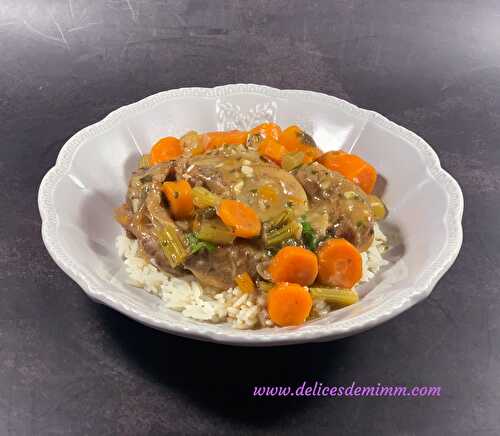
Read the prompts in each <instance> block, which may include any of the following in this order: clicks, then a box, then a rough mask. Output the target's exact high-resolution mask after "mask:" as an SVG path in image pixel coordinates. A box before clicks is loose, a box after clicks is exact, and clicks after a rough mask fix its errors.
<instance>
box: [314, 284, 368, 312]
mask: <svg viewBox="0 0 500 436" xmlns="http://www.w3.org/2000/svg"><path fill="white" fill-rule="evenodd" d="M309 291H310V292H311V296H312V297H313V298H319V299H321V300H325V301H326V302H327V303H330V304H332V305H334V306H336V307H339V308H340V307H345V306H350V305H351V304H354V303H357V302H358V301H359V296H358V293H357V292H356V291H353V290H352V289H346V288H309Z"/></svg>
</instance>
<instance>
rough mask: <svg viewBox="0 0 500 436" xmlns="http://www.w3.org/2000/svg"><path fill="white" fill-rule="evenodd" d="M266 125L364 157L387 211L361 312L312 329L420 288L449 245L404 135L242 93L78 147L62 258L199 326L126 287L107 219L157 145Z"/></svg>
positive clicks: (435, 196)
mask: <svg viewBox="0 0 500 436" xmlns="http://www.w3.org/2000/svg"><path fill="white" fill-rule="evenodd" d="M265 120H272V121H276V122H277V123H279V124H280V125H282V126H286V125H289V124H299V125H301V126H302V127H303V128H304V129H305V130H306V131H308V132H309V133H310V134H312V136H313V137H314V139H315V140H316V142H317V144H318V145H319V146H320V147H321V148H322V149H323V150H325V151H326V150H333V149H343V150H346V151H350V152H354V153H356V154H359V155H360V156H362V157H363V158H364V159H366V160H367V161H368V162H370V163H371V164H372V165H374V167H375V168H377V170H378V172H379V174H380V176H381V177H379V182H378V184H377V188H376V193H377V194H378V195H380V196H381V197H382V198H383V200H384V201H385V202H386V204H387V206H388V209H389V215H388V218H387V220H386V221H384V224H383V225H382V229H383V231H384V232H385V233H386V234H387V235H388V237H389V243H390V244H391V245H392V248H391V250H390V251H389V252H388V253H387V254H386V258H387V259H389V260H390V264H389V265H388V266H387V267H385V268H384V269H383V270H382V271H381V272H379V274H378V275H377V276H376V277H375V278H374V279H373V280H372V281H371V282H369V283H368V284H365V285H363V286H362V287H361V288H360V292H361V295H362V296H363V298H362V300H361V301H360V302H359V303H358V304H356V305H354V306H352V307H348V308H345V309H343V310H340V311H336V312H332V313H331V314H330V315H329V316H327V317H326V318H325V319H321V320H317V321H314V322H313V324H325V323H332V322H336V321H338V320H340V319H352V318H354V317H356V316H358V315H360V314H362V313H365V312H367V311H370V310H373V309H374V308H375V307H378V306H381V305H384V304H386V302H387V301H388V299H391V298H393V297H398V296H401V295H400V294H401V293H404V292H407V290H405V289H406V288H408V287H412V286H414V285H418V282H419V277H420V275H421V274H422V272H423V271H424V270H426V269H427V268H429V267H430V266H431V264H432V263H433V262H434V261H435V260H436V258H437V257H438V255H439V253H440V251H441V250H442V248H443V247H444V246H445V245H446V240H447V237H448V235H447V228H446V225H445V221H444V218H443V217H444V216H445V211H446V209H447V207H448V201H449V199H448V196H447V193H446V192H445V191H444V190H443V189H442V187H441V186H440V185H439V184H438V183H437V182H436V181H435V180H434V179H433V177H432V176H431V175H430V174H429V172H428V170H427V168H426V165H425V163H424V161H423V159H422V157H421V155H420V153H419V152H418V150H416V149H415V147H414V146H413V145H412V144H411V143H410V142H408V141H407V140H406V139H405V138H404V137H403V135H402V136H398V135H397V134H395V133H394V132H393V131H389V130H386V129H385V128H384V127H381V124H380V123H377V122H376V118H374V114H373V113H371V112H368V111H363V110H353V109H349V108H347V107H343V106H341V105H338V104H337V105H333V104H329V103H328V102H327V101H326V100H323V99H318V100H317V101H316V100H313V99H305V98H301V97H299V96H295V97H294V98H290V99H288V98H285V97H284V98H270V97H268V96H266V95H259V94H255V93H241V94H232V95H228V96H226V97H223V98H220V97H219V98H200V97H189V96H186V97H179V98H176V99H173V100H167V101H163V102H160V103H158V104H155V105H151V106H149V107H148V108H147V109H145V110H143V111H142V112H140V113H138V114H135V115H133V116H130V117H129V118H128V119H125V120H122V121H120V122H117V123H114V124H113V125H112V127H111V128H109V129H107V130H105V131H102V132H101V133H100V134H99V135H98V136H91V137H90V138H88V139H86V140H84V141H83V142H82V143H81V144H80V146H79V148H78V150H77V151H76V154H75V155H74V158H73V160H72V163H71V169H70V171H69V173H68V174H66V175H65V176H64V178H63V179H62V180H61V182H60V183H59V184H58V185H57V187H56V190H55V192H54V199H55V200H54V203H55V207H56V213H57V215H58V217H59V220H58V226H57V232H58V235H57V237H58V239H59V241H60V244H61V246H62V248H63V249H64V251H65V252H66V253H67V254H68V256H69V257H70V258H72V259H74V260H75V262H78V263H79V264H80V269H82V270H84V271H85V273H86V275H87V276H88V277H90V280H91V281H92V283H93V284H94V286H95V287H96V288H99V289H105V290H106V292H109V293H110V295H112V296H113V298H114V299H115V300H116V299H118V300H122V301H123V302H125V303H127V304H130V305H132V306H133V307H134V309H135V310H137V311H144V312H146V313H149V314H150V315H151V316H153V317H154V318H155V319H158V320H162V319H170V320H176V322H178V323H185V322H188V323H196V321H192V320H186V319H185V318H183V317H182V316H181V315H180V314H178V313H176V312H174V311H171V310H168V309H166V308H164V307H163V305H162V302H161V301H160V300H159V299H158V298H156V297H154V296H152V295H149V294H148V293H147V292H145V291H142V290H140V289H136V288H134V287H131V286H129V285H127V284H126V282H125V275H124V272H123V267H122V261H121V259H119V258H118V256H117V254H116V250H115V238H116V236H117V235H118V234H119V233H120V232H121V228H120V226H119V225H118V224H117V223H116V222H115V221H114V219H113V209H114V208H115V207H117V206H118V205H119V204H120V203H121V202H122V201H123V199H124V195H125V192H126V187H127V181H128V178H129V175H130V173H131V171H132V169H133V168H134V167H135V166H136V163H137V160H138V157H139V155H140V153H142V152H147V151H148V150H149V148H150V147H151V145H152V144H153V143H154V142H155V141H156V140H157V139H158V138H160V137H162V136H167V135H174V136H181V135H182V134H184V133H185V132H187V131H188V130H193V129H194V130H198V131H208V130H215V129H218V130H228V129H233V128H239V129H248V128H250V127H253V126H254V125H256V124H258V123H260V122H263V121H265ZM209 328H210V329H228V328H229V327H228V326H226V325H211V326H210V327H209ZM253 334H260V333H259V332H254V333H253Z"/></svg>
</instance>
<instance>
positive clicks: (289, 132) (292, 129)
mask: <svg viewBox="0 0 500 436" xmlns="http://www.w3.org/2000/svg"><path fill="white" fill-rule="evenodd" d="M279 141H280V143H281V144H282V145H283V146H284V147H285V148H286V149H287V150H288V151H289V152H295V151H302V152H304V154H305V157H304V163H311V162H313V161H315V160H316V159H317V158H318V157H319V156H321V151H320V149H319V148H318V147H316V145H315V144H314V141H313V140H312V138H311V137H310V136H309V135H307V134H306V133H305V132H304V131H303V130H302V129H301V128H300V127H298V126H295V125H292V126H289V127H287V128H286V129H285V130H283V132H282V133H281V135H280V138H279Z"/></svg>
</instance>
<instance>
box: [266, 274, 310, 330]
mask: <svg viewBox="0 0 500 436" xmlns="http://www.w3.org/2000/svg"><path fill="white" fill-rule="evenodd" d="M311 308H312V298H311V294H309V292H308V290H307V289H306V288H304V287H303V286H300V285H297V284H295V283H279V284H277V285H276V286H275V287H273V288H272V289H270V290H269V292H268V293H267V311H268V313H269V316H270V318H271V320H272V321H273V322H274V323H275V324H277V325H279V326H291V325H300V324H303V323H304V322H305V320H306V319H307V317H308V316H309V314H310V313H311Z"/></svg>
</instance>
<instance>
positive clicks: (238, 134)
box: [202, 130, 248, 150]
mask: <svg viewBox="0 0 500 436" xmlns="http://www.w3.org/2000/svg"><path fill="white" fill-rule="evenodd" d="M247 138H248V132H243V131H241V130H230V131H228V132H207V133H205V134H203V135H202V144H203V145H204V147H205V150H214V149H216V148H219V147H222V146H223V145H239V144H246V142H247Z"/></svg>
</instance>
